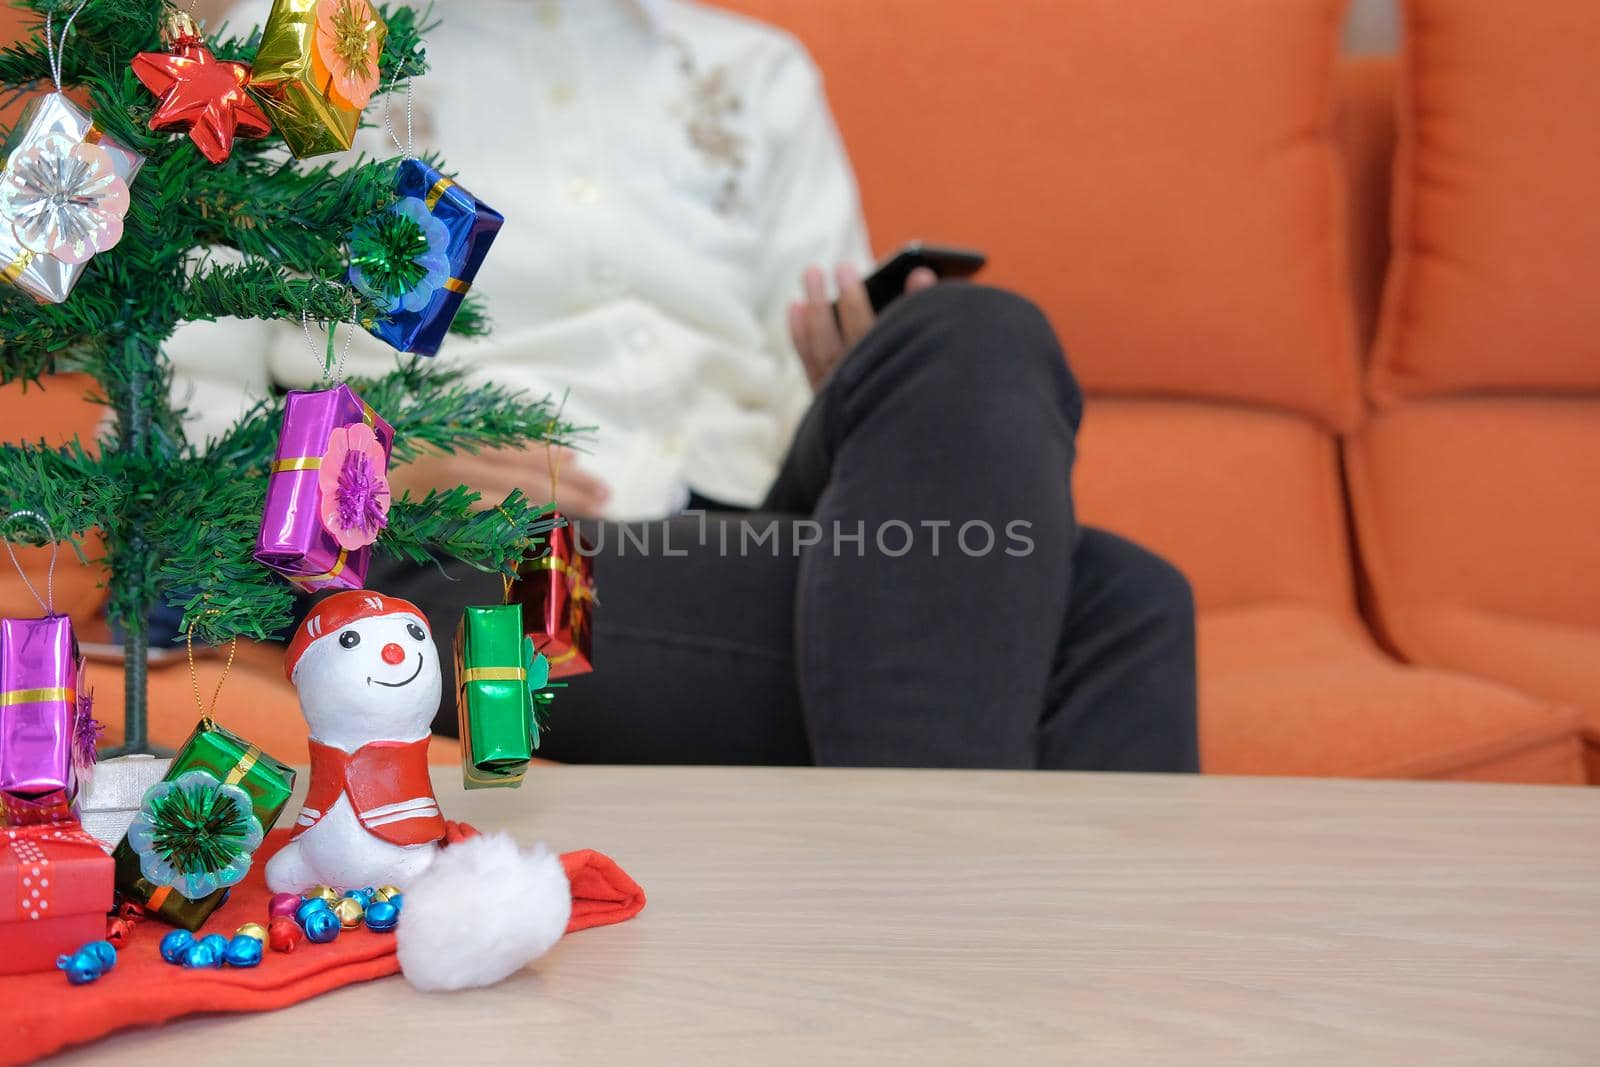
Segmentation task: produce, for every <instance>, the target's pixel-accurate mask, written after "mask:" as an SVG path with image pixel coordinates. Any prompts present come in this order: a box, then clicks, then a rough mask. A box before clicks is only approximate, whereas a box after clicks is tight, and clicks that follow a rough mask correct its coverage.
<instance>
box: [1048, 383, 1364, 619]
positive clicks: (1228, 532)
mask: <svg viewBox="0 0 1600 1067" xmlns="http://www.w3.org/2000/svg"><path fill="white" fill-rule="evenodd" d="M1079 445H1080V455H1079V462H1078V467H1077V475H1076V483H1075V490H1076V494H1077V500H1078V509H1079V515H1080V517H1081V518H1082V519H1083V521H1084V522H1087V523H1091V524H1094V525H1098V526H1103V527H1106V528H1108V529H1112V530H1115V531H1117V532H1119V533H1122V534H1124V535H1126V536H1128V537H1131V538H1133V539H1134V540H1136V541H1138V542H1140V543H1141V544H1143V545H1145V546H1147V547H1149V548H1151V549H1153V550H1155V551H1157V552H1159V553H1161V554H1162V555H1164V556H1166V557H1167V558H1168V559H1170V560H1172V561H1173V562H1174V563H1175V564H1177V565H1178V567H1179V568H1181V569H1182V570H1183V572H1184V573H1185V574H1186V575H1188V577H1189V581H1190V582H1191V583H1192V584H1193V585H1194V589H1195V597H1196V600H1197V601H1198V603H1199V605H1200V607H1201V609H1202V610H1208V609H1214V608H1222V607H1234V606H1239V605H1244V604H1257V603H1262V602H1266V601H1295V602H1300V603H1308V604H1315V605H1318V606H1320V607H1323V608H1325V609H1328V610H1330V611H1333V612H1337V613H1339V614H1342V615H1345V616H1347V617H1353V616H1354V612H1355V608H1354V594H1353V585H1352V579H1351V573H1350V557H1349V546H1348V538H1347V533H1346V527H1347V520H1346V517H1345V510H1344V497H1343V490H1342V488H1341V487H1340V484H1339V456H1338V450H1337V447H1336V446H1335V444H1334V441H1333V439H1332V438H1331V437H1329V436H1328V435H1327V434H1326V433H1324V432H1323V431H1322V430H1321V429H1319V428H1318V427H1317V426H1316V425H1315V424H1314V423H1312V422H1311V421H1310V420H1309V419H1306V418H1302V417H1301V416H1298V415H1285V414H1279V413H1277V412H1272V411H1266V410H1260V409H1252V408H1246V407H1241V406H1236V405H1228V404H1193V403H1182V402H1177V401H1145V400H1113V399H1109V398H1106V397H1100V396H1096V397H1091V398H1090V400H1089V405H1088V412H1087V414H1086V416H1085V418H1084V424H1083V430H1082V432H1081V433H1080V435H1079Z"/></svg>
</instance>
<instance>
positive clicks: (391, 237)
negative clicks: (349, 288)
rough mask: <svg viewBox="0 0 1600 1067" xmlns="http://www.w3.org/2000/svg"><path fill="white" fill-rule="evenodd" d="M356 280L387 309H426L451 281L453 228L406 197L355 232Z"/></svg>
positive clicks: (353, 258)
mask: <svg viewBox="0 0 1600 1067" xmlns="http://www.w3.org/2000/svg"><path fill="white" fill-rule="evenodd" d="M349 243H350V283H351V284H352V285H354V286H355V287H356V289H357V290H358V291H360V292H361V293H362V294H364V295H365V296H367V297H369V298H370V299H372V300H374V301H376V302H377V303H378V304H379V305H380V306H382V307H383V309H384V311H386V312H388V313H390V314H393V313H395V312H397V311H421V310H422V309H423V308H425V307H427V306H428V301H430V300H432V299H433V295H434V294H435V293H437V292H438V291H439V289H440V288H441V287H442V286H443V285H444V283H445V282H447V281H449V280H450V256H449V248H450V230H449V228H448V227H447V226H445V224H444V223H443V222H440V221H439V220H438V219H436V218H434V217H433V214H432V212H430V211H429V210H428V205H427V204H425V203H423V202H422V201H421V200H418V199H417V198H416V197H414V196H407V197H402V198H401V199H399V200H397V201H396V202H395V203H394V205H393V206H392V207H390V208H389V210H387V211H380V212H379V213H378V214H376V215H374V216H372V217H371V218H369V219H367V220H366V221H364V222H362V223H360V224H358V225H357V226H356V228H355V229H354V230H352V231H350V241H349Z"/></svg>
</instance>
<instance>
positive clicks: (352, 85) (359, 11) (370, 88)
mask: <svg viewBox="0 0 1600 1067" xmlns="http://www.w3.org/2000/svg"><path fill="white" fill-rule="evenodd" d="M383 30H384V24H383V21H382V20H381V19H379V18H378V15H377V13H376V12H374V11H373V10H372V5H371V4H370V3H368V2H367V0H318V3H317V58H318V59H319V60H321V62H322V65H323V66H324V67H326V68H327V70H328V74H329V76H330V78H331V79H332V84H331V89H332V91H333V93H334V95H336V96H338V97H339V98H340V99H341V100H343V101H344V102H345V103H347V104H349V105H350V106H351V107H354V108H363V107H366V106H367V101H369V100H371V99H372V94H373V93H374V92H376V91H377V89H378V55H379V53H381V52H382V51H383V37H384V33H383Z"/></svg>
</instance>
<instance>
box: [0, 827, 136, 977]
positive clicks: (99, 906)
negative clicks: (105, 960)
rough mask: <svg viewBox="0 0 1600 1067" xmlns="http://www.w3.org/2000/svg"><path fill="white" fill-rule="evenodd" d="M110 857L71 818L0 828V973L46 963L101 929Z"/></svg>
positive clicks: (36, 968) (93, 938) (40, 967)
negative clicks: (63, 822)
mask: <svg viewBox="0 0 1600 1067" xmlns="http://www.w3.org/2000/svg"><path fill="white" fill-rule="evenodd" d="M111 872H112V863H111V857H110V856H108V855H107V854H106V851H105V849H104V848H103V847H102V846H101V844H100V842H98V841H96V840H95V839H94V838H93V837H91V836H89V834H88V833H87V832H85V831H84V830H83V829H82V828H81V827H78V826H74V825H70V824H68V825H49V826H43V825H41V826H17V827H8V828H6V829H5V830H0V974H26V973H28V972H30V971H47V970H51V969H53V968H54V967H55V965H56V957H57V956H59V955H61V954H62V953H70V952H72V951H74V950H75V949H77V948H78V947H79V946H80V945H83V944H85V943H86V942H89V941H97V940H100V939H101V938H103V937H104V936H105V932H106V912H107V911H108V910H109V909H110V908H111V904H112V892H113V891H112V884H111V878H112V874H111Z"/></svg>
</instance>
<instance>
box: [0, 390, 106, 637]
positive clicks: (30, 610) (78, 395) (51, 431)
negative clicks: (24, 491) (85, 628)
mask: <svg viewBox="0 0 1600 1067" xmlns="http://www.w3.org/2000/svg"><path fill="white" fill-rule="evenodd" d="M98 392H99V386H97V385H96V384H95V382H94V379H92V378H90V377H89V376H87V375H84V374H57V375H52V376H49V377H46V378H44V379H42V380H41V381H39V382H10V383H8V384H6V385H4V386H0V427H4V429H3V430H0V435H3V437H4V440H5V441H6V442H8V443H13V444H15V443H23V442H26V443H29V444H36V443H38V442H40V441H43V442H44V443H45V444H46V445H47V446H49V447H56V446H59V445H62V444H65V443H67V442H68V441H71V440H72V439H73V438H74V437H76V438H77V439H78V440H80V441H81V442H83V444H84V445H85V447H86V448H89V449H90V450H91V451H92V449H93V444H94V440H95V437H96V436H97V434H98V431H99V427H100V422H101V419H102V418H104V416H105V413H106V409H105V408H104V407H102V406H100V405H99V404H95V403H92V402H90V400H89V397H90V396H91V395H95V394H97V393H98ZM21 507H22V508H24V509H25V508H26V507H27V502H26V501H22V502H21ZM29 521H30V520H25V519H19V520H17V523H18V525H17V529H19V530H20V529H22V526H21V524H22V523H24V522H29ZM80 547H81V548H82V550H83V554H84V556H85V557H86V558H87V559H89V560H97V559H98V558H99V557H100V555H101V554H102V553H103V552H104V550H105V549H104V545H103V544H102V543H101V540H100V536H99V534H98V532H96V531H90V532H89V533H88V534H87V535H86V536H85V537H84V538H82V540H81V542H80ZM17 560H18V562H19V563H20V564H21V565H22V567H23V568H24V569H25V570H26V571H27V573H28V577H29V578H30V579H31V580H32V581H33V584H34V586H35V587H36V588H37V589H38V590H39V595H40V596H44V595H45V575H46V573H47V572H48V570H49V565H50V550H49V549H48V548H19V549H18V550H17ZM100 580H101V567H100V566H99V565H98V564H97V563H85V562H82V561H81V560H79V559H78V557H77V555H76V554H75V553H74V552H73V551H72V549H71V548H70V547H67V546H65V545H63V546H62V548H61V551H60V553H59V554H58V555H57V558H56V571H55V609H56V611H58V612H60V613H61V614H64V615H71V616H72V617H73V619H75V620H76V621H78V622H79V623H83V622H87V621H88V620H89V619H90V618H91V617H93V616H94V615H95V613H96V612H97V611H98V610H99V608H100V604H101V603H102V602H103V601H104V600H105V592H106V591H105V589H103V588H102V587H101V585H100ZM0 614H3V615H13V616H14V615H26V616H36V615H39V614H42V609H41V608H40V607H39V604H38V601H36V600H34V598H33V594H31V593H29V592H28V589H27V586H25V585H24V584H23V582H22V579H21V578H20V577H19V576H18V575H17V572H16V569H15V568H14V567H12V566H11V561H10V560H9V559H7V558H5V557H4V555H3V554H0Z"/></svg>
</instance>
